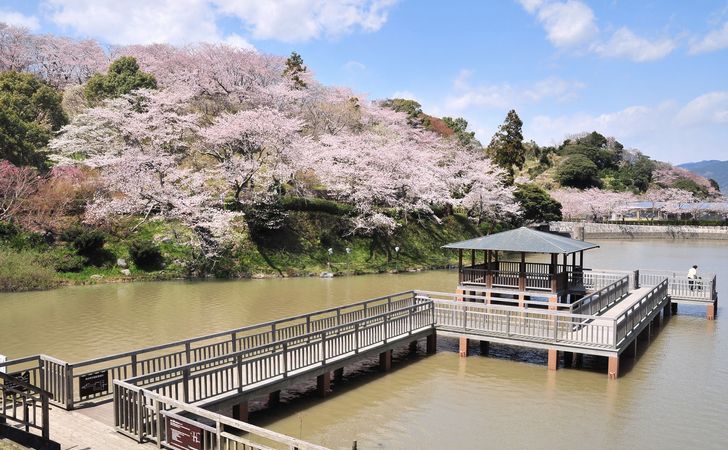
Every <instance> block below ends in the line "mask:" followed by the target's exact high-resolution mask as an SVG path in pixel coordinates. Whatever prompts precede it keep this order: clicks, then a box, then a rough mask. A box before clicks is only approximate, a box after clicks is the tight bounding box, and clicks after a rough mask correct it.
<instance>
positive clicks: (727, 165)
mask: <svg viewBox="0 0 728 450" xmlns="http://www.w3.org/2000/svg"><path fill="white" fill-rule="evenodd" d="M680 167H682V168H683V169H687V170H689V171H691V172H694V173H697V174H698V175H702V176H704V177H706V178H711V179H713V180H715V181H716V183H718V185H719V186H720V187H725V188H728V161H716V160H710V161H699V162H692V163H685V164H680Z"/></svg>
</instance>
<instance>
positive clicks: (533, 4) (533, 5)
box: [518, 0, 543, 14]
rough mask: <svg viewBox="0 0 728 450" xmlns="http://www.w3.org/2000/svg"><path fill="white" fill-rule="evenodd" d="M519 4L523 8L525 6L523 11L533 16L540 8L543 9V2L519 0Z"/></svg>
mask: <svg viewBox="0 0 728 450" xmlns="http://www.w3.org/2000/svg"><path fill="white" fill-rule="evenodd" d="M518 3H520V4H521V6H523V9H525V10H526V11H527V12H528V13H529V14H533V13H535V12H536V10H537V9H538V8H539V7H541V5H542V4H543V0H518Z"/></svg>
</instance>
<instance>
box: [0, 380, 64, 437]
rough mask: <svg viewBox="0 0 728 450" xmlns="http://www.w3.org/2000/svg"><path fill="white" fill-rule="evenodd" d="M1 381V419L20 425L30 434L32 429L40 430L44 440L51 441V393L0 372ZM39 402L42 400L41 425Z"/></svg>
mask: <svg viewBox="0 0 728 450" xmlns="http://www.w3.org/2000/svg"><path fill="white" fill-rule="evenodd" d="M0 380H2V381H3V383H2V384H0V404H1V405H2V407H1V408H0V418H2V419H4V420H12V421H13V422H16V423H18V424H20V425H21V426H22V427H23V428H24V429H25V431H26V432H30V429H31V428H35V429H37V430H40V432H41V436H42V437H43V439H49V438H50V426H49V420H48V417H49V405H48V403H49V400H50V399H51V398H52V395H51V393H50V392H48V391H46V390H44V389H40V388H38V387H36V386H33V385H32V384H30V383H26V382H25V381H23V380H21V379H18V378H16V377H13V376H12V375H8V374H5V373H2V372H0ZM34 394H35V395H34ZM18 397H19V398H18ZM38 400H40V410H41V417H40V425H38V415H37V413H36V408H37V407H38ZM19 407H22V409H21V412H20V414H18V408H19ZM30 411H32V414H31V412H30Z"/></svg>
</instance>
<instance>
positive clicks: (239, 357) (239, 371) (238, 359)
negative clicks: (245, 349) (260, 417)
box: [235, 355, 243, 392]
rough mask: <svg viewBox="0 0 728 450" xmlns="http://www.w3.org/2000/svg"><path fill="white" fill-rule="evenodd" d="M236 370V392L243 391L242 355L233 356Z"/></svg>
mask: <svg viewBox="0 0 728 450" xmlns="http://www.w3.org/2000/svg"><path fill="white" fill-rule="evenodd" d="M235 364H236V365H237V367H236V369H237V370H236V372H237V376H238V392H243V355H237V356H236V357H235Z"/></svg>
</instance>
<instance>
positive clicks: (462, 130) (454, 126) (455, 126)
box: [442, 117, 480, 147]
mask: <svg viewBox="0 0 728 450" xmlns="http://www.w3.org/2000/svg"><path fill="white" fill-rule="evenodd" d="M442 121H443V122H445V125H447V126H448V127H449V128H450V129H451V130H452V131H453V132H454V133H455V136H457V138H458V141H459V142H460V144H461V145H464V146H466V147H470V146H474V145H477V146H478V147H480V142H478V141H477V139H475V132H473V131H468V121H467V120H465V119H463V118H462V117H458V118H455V119H453V118H452V117H443V118H442Z"/></svg>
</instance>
